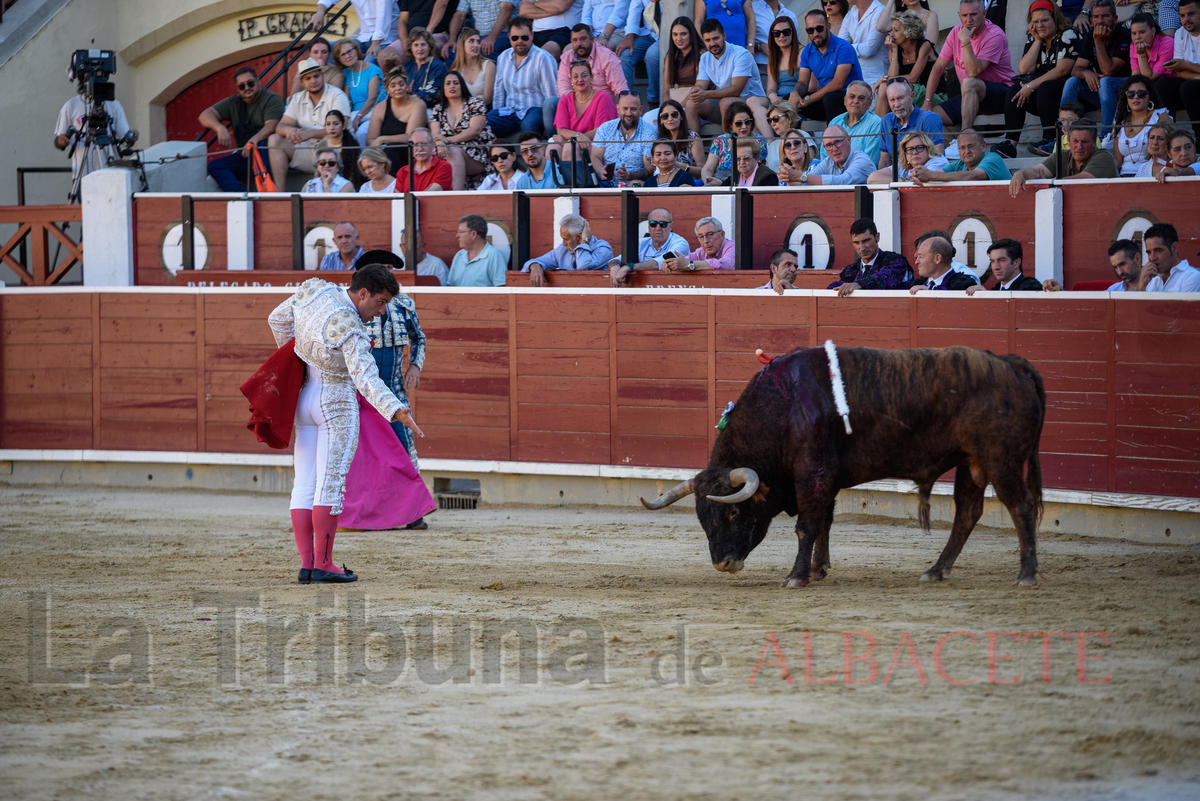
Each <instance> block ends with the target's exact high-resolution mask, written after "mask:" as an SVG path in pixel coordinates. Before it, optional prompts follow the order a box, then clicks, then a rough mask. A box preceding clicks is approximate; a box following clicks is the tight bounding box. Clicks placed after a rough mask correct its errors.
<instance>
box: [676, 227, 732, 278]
mask: <svg viewBox="0 0 1200 801" xmlns="http://www.w3.org/2000/svg"><path fill="white" fill-rule="evenodd" d="M696 238H697V239H699V240H700V247H698V248H696V249H695V250H693V251H692V252H691V253H689V254H688V255H686V256H680V257H679V258H676V259H664V260H663V267H665V268H667V269H668V270H670V271H671V272H674V273H687V272H692V271H694V270H732V269H733V240H732V239H726V238H725V228H724V226H722V225H721V221H720V220H718V219H717V218H716V217H704V218H702V219H701V220H700V221H699V222H697V223H696Z"/></svg>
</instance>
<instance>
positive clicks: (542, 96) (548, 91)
mask: <svg viewBox="0 0 1200 801" xmlns="http://www.w3.org/2000/svg"><path fill="white" fill-rule="evenodd" d="M508 41H509V44H510V45H511V48H510V49H508V50H505V51H504V52H503V53H501V54H500V58H498V59H496V88H495V90H494V91H493V93H492V110H491V111H489V112H488V124H489V125H491V128H492V131H493V132H494V133H495V134H496V136H501V137H504V136H512V135H513V134H515V133H517V132H518V131H521V132H524V131H533V132H534V133H538V134H541V135H548V133H549V132H547V131H546V130H545V127H544V125H543V124H542V103H544V102H545V101H546V99H547V98H551V97H557V96H558V88H557V86H556V85H555V81H556V80H557V71H556V65H555V63H554V58H553V57H552V56H551V55H550V54H549V53H547V52H546V51H545V50H543V49H542V48H540V47H538V46H537V45H535V44H534V43H533V23H532V22H530V21H529V20H528V19H526V18H525V17H513V20H512V22H511V23H509V26H508Z"/></svg>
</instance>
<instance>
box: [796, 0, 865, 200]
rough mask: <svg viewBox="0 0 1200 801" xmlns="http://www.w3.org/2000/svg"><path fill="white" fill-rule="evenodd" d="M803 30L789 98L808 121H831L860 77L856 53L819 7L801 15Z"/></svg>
mask: <svg viewBox="0 0 1200 801" xmlns="http://www.w3.org/2000/svg"><path fill="white" fill-rule="evenodd" d="M804 32H805V33H807V34H808V44H806V45H805V46H804V49H803V50H801V51H800V70H799V74H798V76H797V79H796V88H795V89H793V90H792V94H791V95H790V96H789V97H788V100H790V101H791V102H792V105H794V106H795V107H796V109H797V110H798V111H799V112H800V113H801V114H803V115H804V116H805V117H807V118H809V119H811V120H832V119H833V118H834V117H836V116H837V115H839V114H841V113H842V109H843V107H844V106H845V102H846V87H847V86H849V85H850V82H851V81H861V80H862V79H863V74H862V67H860V66H859V64H858V54H857V53H855V52H854V48H853V47H852V46H851V45H850V43H849V42H847V41H846V40H845V39H839V38H838V37H836V36H834V35H833V33H831V32H830V29H829V17H827V16H825V12H824V11H822V10H821V9H818V8H814V9H813V10H812V11H809V12H808V13H807V14H805V15H804ZM863 180H864V181H865V180H866V179H865V178H864V179H863Z"/></svg>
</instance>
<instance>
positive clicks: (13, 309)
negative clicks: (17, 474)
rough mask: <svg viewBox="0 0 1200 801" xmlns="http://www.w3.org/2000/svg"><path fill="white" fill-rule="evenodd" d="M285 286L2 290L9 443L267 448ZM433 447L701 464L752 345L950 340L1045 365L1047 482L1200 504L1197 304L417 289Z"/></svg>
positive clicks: (456, 453) (437, 452)
mask: <svg viewBox="0 0 1200 801" xmlns="http://www.w3.org/2000/svg"><path fill="white" fill-rule="evenodd" d="M283 297H284V295H283V294H282V293H281V292H278V291H274V292H261V293H255V292H221V291H219V290H213V291H208V290H204V291H201V292H196V291H191V292H179V293H172V292H168V293H161V292H144V293H137V292H135V293H127V292H96V293H89V294H82V293H58V292H28V293H26V292H21V293H12V292H10V293H7V294H3V295H0V322H2V324H3V347H2V349H0V358H2V368H3V369H2V373H0V375H2V380H3V384H2V386H0V404H2V425H0V447H4V448H104V449H130V450H166V451H196V450H199V451H211V452H257V453H267V452H269V451H268V449H267V448H265V446H262V445H259V444H257V443H256V442H255V441H254V438H253V436H252V435H251V434H250V433H249V432H248V431H247V430H246V429H245V421H246V415H247V411H246V402H245V399H244V398H243V397H242V396H241V394H240V392H239V391H238V387H239V386H240V385H241V383H242V382H243V381H244V380H245V379H246V377H247V376H249V375H250V374H251V372H253V370H254V369H256V368H257V367H258V366H259V365H260V364H261V363H262V362H263V361H264V360H265V359H266V358H267V357H268V356H269V355H270V354H271V352H272V351H273V350H274V342H273V340H272V338H271V334H270V331H269V329H268V327H267V325H266V316H267V314H268V313H269V312H270V310H271V309H272V308H274V307H275V305H277V304H278V303H279V302H280V301H281V300H282V299H283ZM413 297H414V299H415V300H416V303H417V308H418V311H419V313H420V317H421V323H422V326H423V327H424V329H425V332H426V334H427V336H428V338H429V345H428V348H429V350H428V359H427V363H426V368H425V370H424V372H423V374H422V378H421V388H420V390H419V391H418V392H417V393H414V396H413V400H414V405H415V409H416V415H417V419H418V420H420V421H421V424H422V426H423V428H424V429H425V431H426V433H427V434H428V437H427V438H426V439H425V440H423V441H422V442H421V445H420V448H421V453H422V455H423V456H426V457H431V458H456V459H487V460H513V461H527V462H566V463H570V462H574V463H586V464H613V465H633V466H659V467H681V468H699V467H702V466H703V465H704V463H705V461H706V458H707V453H708V451H709V449H710V447H711V444H712V441H713V438H714V437H715V431H714V429H713V428H712V426H713V424H714V422H715V420H716V418H717V415H718V414H719V412H720V409H721V408H722V407H724V405H725V403H726V402H728V401H730V400H735V399H736V398H737V396H738V395H739V394H740V392H741V390H742V388H743V387H744V386H745V383H746V381H747V379H748V378H749V377H750V376H752V375H753V374H754V372H755V371H756V370H758V368H759V365H758V363H757V362H756V361H755V359H754V350H755V349H756V348H760V347H761V348H762V349H763V350H765V351H767V352H768V353H773V354H780V353H785V352H787V351H789V350H791V349H793V348H797V347H804V346H810V345H818V344H820V343H821V342H823V341H824V340H825V339H827V338H828V339H833V340H834V341H835V342H836V343H837V344H838V345H839V346H841V347H849V346H856V345H860V346H871V347H881V348H907V347H944V346H947V345H952V344H960V345H968V346H972V347H978V348H987V349H990V350H993V351H995V352H997V353H1009V352H1012V353H1019V354H1021V355H1023V356H1025V357H1027V358H1029V359H1030V360H1031V361H1032V362H1033V363H1034V364H1035V366H1036V367H1037V368H1038V369H1039V370H1040V371H1041V373H1042V377H1043V379H1044V381H1045V384H1046V392H1047V400H1048V411H1047V418H1046V426H1045V430H1044V432H1043V437H1042V462H1043V466H1044V470H1045V475H1046V482H1045V483H1046V486H1048V487H1055V488H1060V489H1079V490H1107V491H1115V492H1129V493H1143V494H1150V495H1173V496H1186V497H1200V479H1198V478H1197V477H1198V476H1200V304H1198V303H1195V302H1189V301H1186V300H1172V299H1160V298H1152V297H1142V298H1138V297H1130V298H1071V297H1069V296H1061V295H1060V296H1047V297H1043V298H998V297H975V298H969V299H968V298H963V297H958V296H956V297H940V298H933V297H928V296H917V297H910V296H900V295H897V296H874V297H866V296H856V297H854V298H848V299H843V298H836V297H830V296H825V295H822V296H815V295H809V294H801V293H795V294H791V295H788V296H784V297H778V296H776V295H774V294H770V293H765V292H764V293H762V294H760V295H754V296H748V295H741V296H739V295H727V294H725V293H723V292H708V291H705V290H699V291H695V292H686V291H676V292H670V293H649V292H647V293H636V294H635V293H603V294H600V295H596V294H587V295H577V294H571V293H570V292H562V291H559V292H555V291H546V292H545V293H530V292H520V293H512V292H506V291H504V290H497V291H488V292H477V291H476V292H471V291H457V292H456V291H437V290H433V291H430V290H417V291H415V292H414V295H413Z"/></svg>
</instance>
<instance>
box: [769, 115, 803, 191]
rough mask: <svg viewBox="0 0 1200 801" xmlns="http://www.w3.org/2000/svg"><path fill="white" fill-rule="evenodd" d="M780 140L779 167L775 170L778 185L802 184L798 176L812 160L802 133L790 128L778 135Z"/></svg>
mask: <svg viewBox="0 0 1200 801" xmlns="http://www.w3.org/2000/svg"><path fill="white" fill-rule="evenodd" d="M780 142H781V144H782V147H781V148H780V153H781V156H780V159H779V169H778V170H776V171H775V172H776V174H777V175H778V176H779V185H780V186H803V184H801V183H800V176H801V175H803V174H804V171H805V170H807V169H808V165H809V164H810V163H811V162H812V151H811V150H810V149H809V145H808V142H807V141H806V140H805V138H804V134H803V133H801V132H800V131H797V130H795V129H792V130H790V131H787V132H786V133H784V135H783V136H781V137H780Z"/></svg>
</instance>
